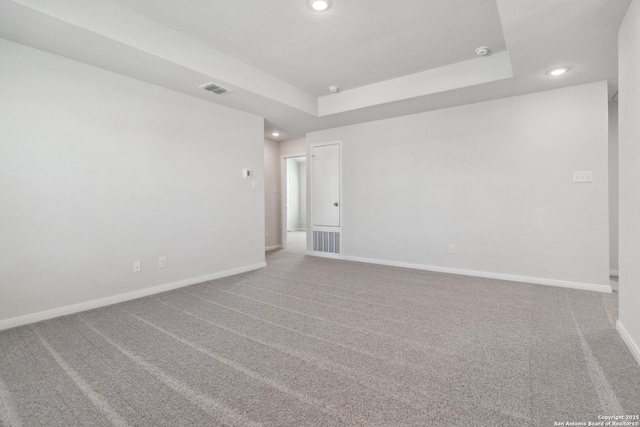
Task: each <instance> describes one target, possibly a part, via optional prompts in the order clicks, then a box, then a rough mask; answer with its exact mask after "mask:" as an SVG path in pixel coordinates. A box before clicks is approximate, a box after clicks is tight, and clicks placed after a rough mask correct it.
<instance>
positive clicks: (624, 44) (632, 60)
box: [618, 0, 640, 363]
mask: <svg viewBox="0 0 640 427" xmlns="http://www.w3.org/2000/svg"><path fill="white" fill-rule="evenodd" d="M618 49H619V52H618V61H619V67H618V70H619V71H618V73H619V89H620V92H619V93H620V94H619V97H618V99H619V101H618V109H619V111H618V118H619V152H620V157H619V158H620V193H619V195H620V215H619V220H620V254H619V256H620V260H619V262H620V268H619V270H620V300H619V301H620V314H619V315H620V324H621V325H622V327H623V329H624V330H625V331H626V334H627V335H626V337H627V338H628V340H627V344H629V346H630V348H632V350H634V349H635V356H636V359H637V360H638V363H640V308H639V307H640V120H638V118H639V117H640V79H638V76H640V0H633V1H632V2H631V5H630V6H629V10H628V11H627V14H626V16H625V18H624V21H623V22H622V25H621V26H620V31H619V33H618ZM619 329H620V328H619ZM623 336H625V335H624V334H623Z"/></svg>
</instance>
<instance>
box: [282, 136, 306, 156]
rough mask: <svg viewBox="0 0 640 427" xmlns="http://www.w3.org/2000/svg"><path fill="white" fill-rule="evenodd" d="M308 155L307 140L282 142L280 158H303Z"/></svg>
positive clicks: (299, 139)
mask: <svg viewBox="0 0 640 427" xmlns="http://www.w3.org/2000/svg"><path fill="white" fill-rule="evenodd" d="M306 153H307V140H306V138H298V139H290V140H288V141H280V157H292V156H301V155H302V156H303V155H305V154H306Z"/></svg>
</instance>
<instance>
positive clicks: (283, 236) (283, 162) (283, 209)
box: [280, 153, 309, 249]
mask: <svg viewBox="0 0 640 427" xmlns="http://www.w3.org/2000/svg"><path fill="white" fill-rule="evenodd" d="M296 157H305V158H306V159H307V188H305V190H304V191H305V192H306V193H307V203H309V201H308V200H309V185H308V184H309V181H308V179H309V155H308V154H307V153H300V154H288V155H286V156H281V157H280V188H281V191H280V230H281V233H280V241H281V242H282V244H281V246H282V249H285V248H286V247H287V192H288V191H289V185H288V183H287V159H295V158H296ZM307 216H308V214H307ZM307 219H308V218H307ZM308 228H309V227H307V229H308ZM307 238H309V236H308V234H307Z"/></svg>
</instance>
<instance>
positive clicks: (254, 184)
mask: <svg viewBox="0 0 640 427" xmlns="http://www.w3.org/2000/svg"><path fill="white" fill-rule="evenodd" d="M251 188H253V189H254V190H255V189H257V188H260V181H258V180H257V179H254V180H253V181H251Z"/></svg>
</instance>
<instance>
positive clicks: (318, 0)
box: [309, 0, 329, 12]
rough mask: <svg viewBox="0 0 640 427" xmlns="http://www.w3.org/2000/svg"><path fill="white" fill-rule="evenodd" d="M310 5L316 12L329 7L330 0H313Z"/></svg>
mask: <svg viewBox="0 0 640 427" xmlns="http://www.w3.org/2000/svg"><path fill="white" fill-rule="evenodd" d="M309 6H311V9H313V10H315V11H316V12H322V11H324V10H327V9H328V8H329V0H311V1H309Z"/></svg>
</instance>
